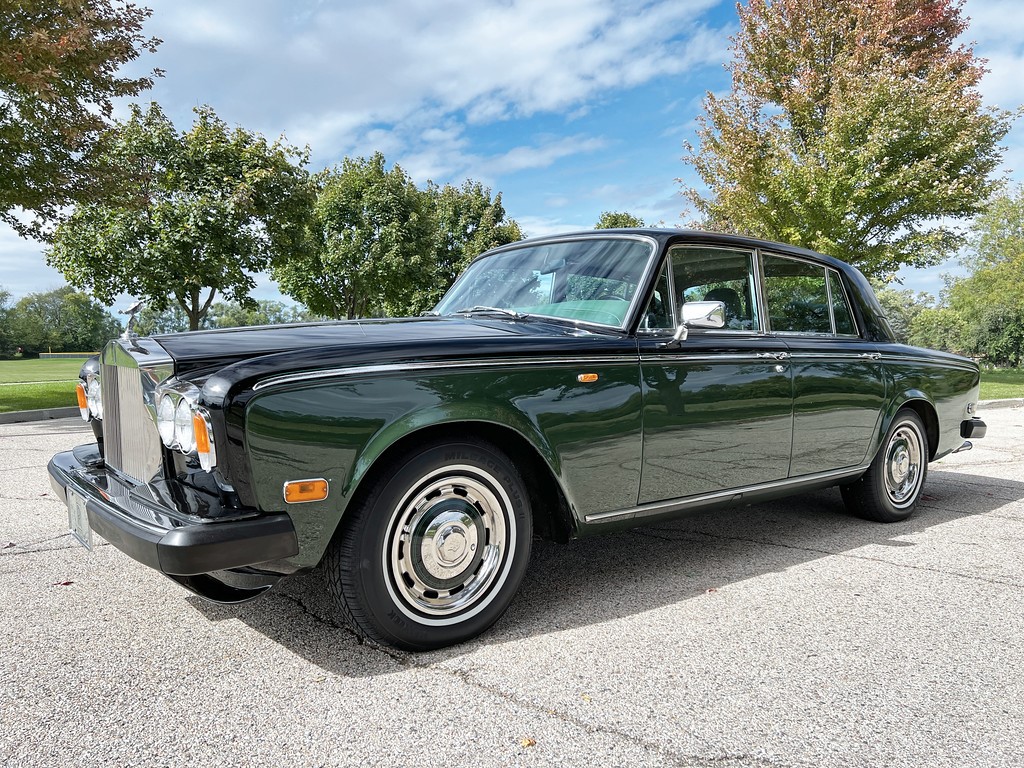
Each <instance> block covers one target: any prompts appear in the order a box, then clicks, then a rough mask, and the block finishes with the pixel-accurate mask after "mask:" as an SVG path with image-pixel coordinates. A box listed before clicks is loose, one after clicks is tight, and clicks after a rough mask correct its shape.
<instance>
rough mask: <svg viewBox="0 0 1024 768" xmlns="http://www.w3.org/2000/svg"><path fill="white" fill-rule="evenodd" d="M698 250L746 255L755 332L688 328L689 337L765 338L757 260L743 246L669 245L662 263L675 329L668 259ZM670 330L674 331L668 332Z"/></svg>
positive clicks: (754, 252)
mask: <svg viewBox="0 0 1024 768" xmlns="http://www.w3.org/2000/svg"><path fill="white" fill-rule="evenodd" d="M697 248H700V249H702V250H707V251H710V250H714V251H731V252H732V253H736V254H741V253H742V254H746V255H747V258H748V259H749V266H750V271H749V272H748V275H747V277H748V279H750V278H753V284H752V286H751V290H752V291H753V296H752V297H751V298H752V307H756V309H757V321H758V326H759V327H757V328H752V329H748V330H743V329H738V328H690V329H688V331H689V333H693V334H698V335H701V336H705V335H715V336H717V335H722V336H743V337H749V336H765V335H767V333H768V331H767V316H766V315H764V314H763V311H762V299H761V294H762V291H761V283H760V279H759V274H760V259H759V258H758V253H757V249H756V248H747V247H745V246H738V245H719V244H706V243H675V244H673V245H670V246H669V247H668V248H667V249H666V251H665V259H664V261H663V263H664V264H665V265H666V267H668V287H669V300H670V302H671V312H672V317H673V319H674V320H675V322H676V324H677V326H678V322H679V316H680V314H679V313H680V309H681V308H680V306H679V296H680V294H679V291H678V290H677V289H676V280H675V270H674V269H672V268H671V267H672V255H673V253H674V252H676V251H682V250H694V249H697ZM761 318H764V322H761ZM665 330H666V329H664V328H653V329H650V330H648V331H644V335H654V334H656V333H658V332H660V331H665ZM671 330H674V329H671Z"/></svg>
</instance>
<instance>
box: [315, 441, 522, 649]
mask: <svg viewBox="0 0 1024 768" xmlns="http://www.w3.org/2000/svg"><path fill="white" fill-rule="evenodd" d="M531 523H532V519H531V513H530V507H529V496H528V494H527V492H526V487H525V485H524V484H523V480H522V478H521V477H520V475H519V472H518V471H517V470H516V468H515V466H513V464H512V462H511V461H509V459H508V458H507V457H506V456H505V455H504V454H503V453H502V452H501V451H500V450H498V449H497V448H496V447H494V446H492V445H490V444H489V443H486V442H484V441H477V440H460V441H458V442H452V443H437V444H432V445H429V446H427V447H424V448H421V449H419V450H417V451H415V452H413V453H410V454H406V456H405V457H404V458H403V459H401V460H400V461H399V462H398V463H397V464H396V466H395V467H394V471H393V472H388V473H387V475H386V476H385V477H382V478H381V479H380V480H379V481H378V482H377V483H376V484H375V486H374V487H373V488H372V489H371V490H370V492H369V494H368V495H367V496H366V498H365V502H364V503H363V504H361V505H360V506H359V507H358V508H357V509H350V510H349V511H348V512H347V513H346V516H345V520H343V523H342V525H343V528H342V530H341V531H339V534H338V536H336V537H335V541H334V542H333V543H332V545H331V547H330V548H329V550H328V553H327V557H326V561H325V565H326V568H327V575H328V583H329V584H330V585H331V589H332V591H333V593H334V596H335V597H336V598H337V600H338V602H339V604H340V605H341V608H342V611H343V612H344V613H345V615H346V617H347V618H348V619H349V621H350V623H351V624H352V625H353V626H354V627H355V629H356V630H357V631H359V632H360V633H361V634H362V635H364V636H366V637H369V638H371V639H373V640H375V641H377V642H381V643H387V644H390V645H395V646H397V647H399V648H403V649H406V650H426V649H430V648H439V647H442V646H446V645H452V644H454V643H459V642H462V641H464V640H467V639H469V638H471V637H474V636H476V635H478V634H480V633H481V632H483V631H484V630H486V629H487V628H488V627H490V626H491V625H492V624H493V623H494V622H495V621H497V620H498V618H499V617H500V616H501V615H502V614H503V613H504V612H505V609H506V608H507V607H508V604H509V602H511V600H512V597H513V596H514V595H515V592H516V590H517V589H518V587H519V584H520V582H521V581H522V578H523V574H524V573H525V572H526V564H527V560H528V559H529V555H530V542H531V535H532V526H531Z"/></svg>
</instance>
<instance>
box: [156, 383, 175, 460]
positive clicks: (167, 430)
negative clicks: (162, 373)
mask: <svg viewBox="0 0 1024 768" xmlns="http://www.w3.org/2000/svg"><path fill="white" fill-rule="evenodd" d="M156 428H157V431H158V432H159V433H160V439H161V440H162V441H163V444H164V445H166V446H167V447H168V448H170V447H171V446H172V445H173V444H174V401H173V400H171V396H170V395H164V396H163V397H161V398H160V404H159V405H158V406H157V409H156Z"/></svg>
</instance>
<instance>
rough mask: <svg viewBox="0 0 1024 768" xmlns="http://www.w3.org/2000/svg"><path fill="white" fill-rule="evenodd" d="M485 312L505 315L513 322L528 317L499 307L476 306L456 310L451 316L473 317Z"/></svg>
mask: <svg viewBox="0 0 1024 768" xmlns="http://www.w3.org/2000/svg"><path fill="white" fill-rule="evenodd" d="M486 312H497V313H498V314H499V315H506V316H508V317H511V318H512V319H513V320H526V319H527V318H528V317H529V315H524V314H523V313H522V312H516V311H515V310H514V309H503V308H501V307H485V306H482V305H480V304H478V305H477V306H475V307H465V308H463V309H456V310H455V311H454V312H453V313H452V314H453V315H473V314H477V313H486Z"/></svg>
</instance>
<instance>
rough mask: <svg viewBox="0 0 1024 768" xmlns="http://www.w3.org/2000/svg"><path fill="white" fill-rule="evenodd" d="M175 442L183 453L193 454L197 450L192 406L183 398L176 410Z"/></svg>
mask: <svg viewBox="0 0 1024 768" xmlns="http://www.w3.org/2000/svg"><path fill="white" fill-rule="evenodd" d="M174 442H175V443H177V445H178V450H179V451H181V452H182V453H192V451H194V450H195V448H196V433H195V428H194V427H193V426H192V406H190V405H189V404H188V400H186V399H185V398H182V399H181V401H180V402H179V403H178V407H177V408H175V409H174Z"/></svg>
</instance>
